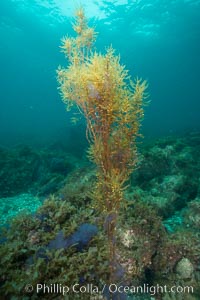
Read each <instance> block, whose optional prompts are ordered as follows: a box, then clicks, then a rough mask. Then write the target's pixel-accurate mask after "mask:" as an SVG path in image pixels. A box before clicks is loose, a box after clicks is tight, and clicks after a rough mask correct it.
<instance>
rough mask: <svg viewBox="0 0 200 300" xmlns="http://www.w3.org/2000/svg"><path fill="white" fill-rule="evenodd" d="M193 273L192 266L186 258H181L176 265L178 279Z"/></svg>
mask: <svg viewBox="0 0 200 300" xmlns="http://www.w3.org/2000/svg"><path fill="white" fill-rule="evenodd" d="M193 273H194V266H193V264H192V263H191V262H190V260H189V259H188V258H182V259H181V260H180V261H179V262H178V264H177V266H176V274H177V276H178V277H179V278H180V279H190V278H192V276H193Z"/></svg>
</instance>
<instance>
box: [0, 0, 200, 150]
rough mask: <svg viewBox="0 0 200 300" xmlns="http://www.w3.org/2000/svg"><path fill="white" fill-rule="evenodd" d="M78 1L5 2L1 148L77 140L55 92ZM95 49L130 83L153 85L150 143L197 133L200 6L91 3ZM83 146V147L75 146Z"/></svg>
mask: <svg viewBox="0 0 200 300" xmlns="http://www.w3.org/2000/svg"><path fill="white" fill-rule="evenodd" d="M78 4H79V2H77V1H64V0H49V1H40V0H29V1H25V0H1V1H0V36H1V44H0V65H1V74H0V82H1V85H0V89H1V97H0V140H1V144H2V145H4V144H6V145H7V144H16V143H20V142H23V143H24V142H25V143H36V142H37V143H41V144H44V143H46V142H48V141H52V140H59V139H64V140H65V141H66V142H67V141H68V140H69V139H70V138H71V136H73V137H75V139H77V140H83V139H84V131H83V130H80V127H79V128H75V129H74V128H71V125H70V123H69V118H70V116H69V115H67V114H66V112H65V109H64V105H63V103H62V102H61V99H60V95H59V93H58V91H57V82H56V68H57V67H58V65H59V64H60V65H63V66H66V64H67V62H66V60H65V58H64V56H63V54H62V53H60V49H59V46H60V40H61V38H62V37H63V36H66V35H68V34H69V35H71V34H73V32H72V29H71V22H72V21H73V12H74V10H75V8H76V7H77V5H78ZM84 7H85V10H86V14H87V16H88V18H89V19H90V24H91V25H95V27H96V31H97V32H99V35H98V38H97V43H96V47H97V50H98V51H104V49H105V47H106V46H109V45H110V44H112V45H113V47H114V48H115V49H116V53H120V55H121V62H122V63H123V64H125V65H126V67H127V68H128V69H129V70H130V74H131V76H133V77H134V76H136V75H138V76H141V77H143V78H144V79H147V80H148V82H149V93H150V100H151V103H150V105H149V106H148V107H147V108H146V114H145V120H144V123H143V132H144V135H145V136H146V138H151V137H153V136H160V135H161V136H162V135H166V134H173V133H176V132H183V131H191V130H197V129H199V128H200V121H199V120H200V104H199V80H200V75H199V69H200V59H199V52H200V1H198V0H196V1H195V0H193V1H192V0H191V1H188V0H177V1H174V0H173V1H172V0H168V1H166V0H160V1H152V0H151V1H149V0H135V1H133V0H132V1H128V0H127V1H126V0H119V1H92V0H90V1H87V4H85V3H84ZM75 147H78V145H75Z"/></svg>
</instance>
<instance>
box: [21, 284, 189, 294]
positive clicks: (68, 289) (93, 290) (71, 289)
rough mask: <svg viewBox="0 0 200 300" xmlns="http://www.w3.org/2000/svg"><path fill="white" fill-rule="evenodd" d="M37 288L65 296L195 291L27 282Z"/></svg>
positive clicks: (158, 287) (172, 288) (159, 287)
mask: <svg viewBox="0 0 200 300" xmlns="http://www.w3.org/2000/svg"><path fill="white" fill-rule="evenodd" d="M34 290H36V292H37V294H62V295H63V296H64V295H66V294H68V293H70V294H71V293H74V294H91V295H101V294H104V293H105V292H106V293H108V292H109V293H111V294H115V293H116V294H142V293H144V294H150V295H152V296H154V295H156V294H160V293H161V294H164V293H174V294H175V293H178V294H181V293H186V294H189V293H193V287H192V286H175V285H174V286H167V285H163V286H161V285H159V284H156V285H149V284H143V285H140V286H126V285H117V284H114V283H113V284H109V285H106V284H104V285H103V286H102V287H101V288H99V287H98V286H96V285H93V284H86V285H80V284H78V283H76V284H74V285H71V286H69V285H63V284H61V283H55V284H45V283H43V284H40V283H38V284H37V285H36V287H35V288H34V286H33V285H31V284H27V285H26V287H25V291H26V292H27V293H32V292H33V291H34Z"/></svg>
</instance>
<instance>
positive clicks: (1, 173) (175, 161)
mask: <svg viewBox="0 0 200 300" xmlns="http://www.w3.org/2000/svg"><path fill="white" fill-rule="evenodd" d="M138 149H139V150H138V165H137V169H136V170H135V172H134V173H133V174H132V177H131V179H130V182H129V186H128V188H127V190H126V192H125V197H126V199H127V207H126V208H123V209H122V211H121V213H120V216H119V221H118V227H117V232H116V240H117V258H118V262H119V268H118V272H119V273H120V274H121V275H119V277H117V275H116V280H117V278H118V279H119V278H121V279H120V280H121V282H120V284H121V285H123V286H126V285H127V286H140V285H143V286H144V285H146V286H158V285H159V286H167V288H168V289H167V291H164V292H162V291H161V290H158V291H157V292H156V293H153V290H152V291H151V292H149V293H141V294H139V293H137V294H133V293H129V294H127V293H118V294H116V295H113V298H112V297H108V295H107V293H106V292H105V293H104V294H103V295H100V292H99V293H97V294H96V295H95V294H93V295H92V292H91V290H87V291H86V292H84V293H80V292H79V293H73V292H71V290H70V291H69V292H68V293H66V296H62V295H61V294H60V293H58V292H56V293H53V292H51V293H47V292H46V293H44V292H43V291H42V290H40V291H39V292H38V293H37V291H36V286H37V284H47V285H49V286H50V285H51V286H53V284H60V285H61V286H66V285H67V286H69V287H72V286H73V284H79V285H80V286H85V285H87V284H88V283H89V284H93V285H95V286H97V287H99V289H100V287H101V286H104V284H105V283H106V282H107V280H108V276H109V272H108V270H109V268H108V259H107V258H108V244H107V240H106V236H105V234H104V229H103V226H102V225H101V223H102V218H101V214H100V213H99V212H97V211H96V210H95V208H94V207H93V202H92V200H91V194H92V190H93V183H94V181H95V166H94V165H92V164H91V163H90V162H89V161H88V160H87V157H85V156H84V157H81V158H80V157H77V156H73V155H71V154H69V153H67V152H66V151H65V149H63V148H62V147H59V145H56V146H55V145H52V146H51V147H48V148H43V149H41V148H40V149H34V148H31V147H29V146H22V145H20V146H17V147H15V148H12V149H6V148H3V147H1V148H0V197H1V205H0V225H1V235H0V290H1V292H0V299H13V300H14V299H16V300H17V299H20V300H21V299H24V300H25V299H90V300H92V299H140V300H143V299H161V300H193V299H194V300H195V299H196V300H199V299H200V239H199V237H200V230H199V229H200V188H199V180H200V133H199V132H193V133H190V134H185V135H182V136H172V137H165V138H160V139H156V140H153V141H151V142H148V143H144V144H143V145H142V144H139V145H138ZM116 273H117V271H116ZM120 276H121V277H120ZM28 284H29V285H31V287H30V290H28V291H27V285H28ZM172 286H176V287H179V288H180V287H186V286H190V287H193V291H192V292H190V293H188V292H187V290H185V291H184V292H183V290H181V288H180V289H179V291H177V292H176V293H172V292H171V291H170V290H169V289H170V287H172ZM106 297H107V298H106Z"/></svg>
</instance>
